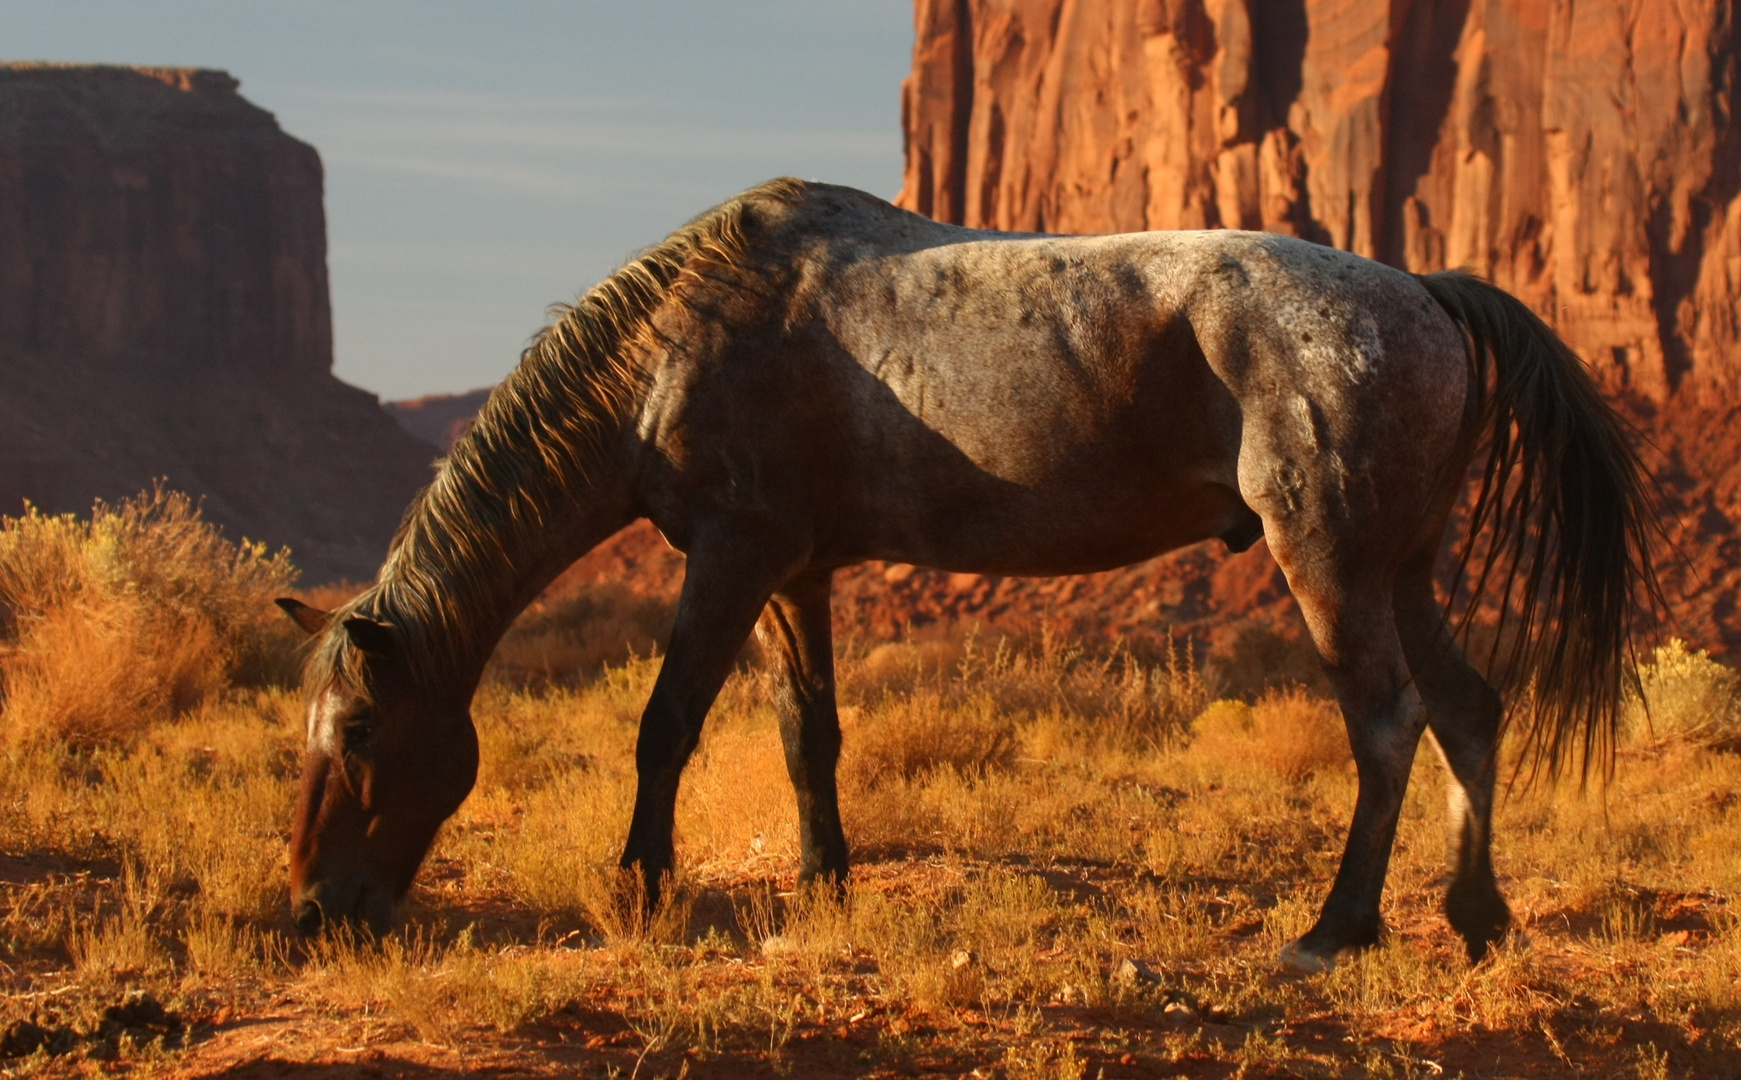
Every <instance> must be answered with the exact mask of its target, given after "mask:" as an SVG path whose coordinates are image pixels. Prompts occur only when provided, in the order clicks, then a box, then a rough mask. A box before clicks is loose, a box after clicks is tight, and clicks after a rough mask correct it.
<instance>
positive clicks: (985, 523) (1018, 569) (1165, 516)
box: [830, 477, 1251, 576]
mask: <svg viewBox="0 0 1741 1080" xmlns="http://www.w3.org/2000/svg"><path fill="white" fill-rule="evenodd" d="M879 506H880V509H878V510H876V511H873V512H872V513H871V514H870V515H868V516H867V517H866V518H865V519H863V520H862V522H861V528H858V529H849V530H846V531H847V532H848V533H856V534H857V535H838V534H837V536H836V537H835V540H836V542H837V543H838V546H839V548H840V551H839V555H840V556H842V557H843V561H856V560H858V559H866V558H876V559H887V560H890V561H895V562H908V563H915V564H918V565H921V566H929V567H934V568H936V569H940V570H951V571H971V572H977V573H994V574H1017V575H1034V576H1044V575H1051V574H1080V573H1092V572H1095V571H1100V570H1109V569H1112V568H1114V567H1119V566H1127V565H1129V564H1131V563H1134V562H1141V561H1142V560H1144V559H1148V558H1151V557H1153V556H1155V555H1159V554H1161V553H1163V552H1166V551H1171V550H1173V549H1175V548H1180V547H1184V546H1185V545H1187V544H1192V543H1196V542H1197V541H1200V540H1205V539H1209V538H1211V537H1216V536H1223V535H1226V534H1228V533H1229V532H1231V531H1235V530H1237V529H1238V528H1239V527H1240V526H1241V523H1242V522H1246V521H1248V520H1250V518H1251V511H1250V510H1249V509H1248V508H1247V507H1246V506H1245V504H1244V502H1243V501H1242V500H1241V499H1240V497H1239V495H1238V493H1237V492H1236V491H1234V490H1233V488H1232V487H1231V486H1230V485H1229V484H1223V483H1220V482H1217V481H1213V480H1205V479H1201V478H1180V479H1177V480H1174V481H1173V482H1170V483H1169V482H1161V483H1155V482H1149V483H1142V484H1135V483H1132V484H1117V483H1106V482H1105V481H1098V482H1097V481H1096V480H1094V479H1091V478H1087V477H1080V478H1077V479H1076V480H1075V481H1074V482H1072V483H1068V484H1061V485H1057V486H1050V485H1048V486H1044V487H1038V488H1034V487H1021V486H1015V485H1003V484H998V483H996V482H994V481H991V480H990V479H989V478H981V479H980V481H979V482H977V483H971V482H970V483H960V484H945V485H942V488H941V490H937V489H933V490H929V491H925V490H917V491H911V492H909V494H908V497H905V498H892V499H886V500H879ZM866 541H869V542H868V543H867V542H866ZM830 546H833V545H830Z"/></svg>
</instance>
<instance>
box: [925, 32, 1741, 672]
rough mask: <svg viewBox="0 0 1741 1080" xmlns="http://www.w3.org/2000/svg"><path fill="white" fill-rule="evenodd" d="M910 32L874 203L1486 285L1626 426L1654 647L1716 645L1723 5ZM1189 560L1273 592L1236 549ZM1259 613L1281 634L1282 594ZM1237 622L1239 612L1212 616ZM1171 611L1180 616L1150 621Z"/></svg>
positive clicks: (1734, 386)
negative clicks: (1200, 241)
mask: <svg viewBox="0 0 1741 1080" xmlns="http://www.w3.org/2000/svg"><path fill="white" fill-rule="evenodd" d="M915 9H916V26H917V30H918V36H917V41H916V44H915V48H914V62H913V70H912V73H911V74H910V75H909V77H908V78H907V80H906V82H905V83H904V85H903V87H902V101H903V116H904V118H905V120H906V129H905V134H906V155H907V164H906V177H905V187H904V189H903V191H902V194H901V197H900V200H899V201H900V202H901V204H902V205H904V206H907V207H909V208H911V209H915V210H919V211H921V212H924V213H928V214H930V215H931V216H933V217H936V218H939V219H941V220H946V221H952V222H956V223H958V224H963V225H969V226H975V227H981V228H993V229H1008V230H1043V231H1052V232H1081V233H1100V232H1121V231H1133V230H1142V229H1181V228H1186V229H1188V228H1214V227H1233V228H1247V229H1266V230H1269V231H1272V232H1280V233H1288V234H1291V235H1296V236H1301V237H1305V238H1307V239H1311V240H1315V241H1318V242H1320V243H1326V244H1333V245H1335V246H1337V247H1342V248H1346V249H1349V250H1352V251H1355V252H1358V253H1359V254H1362V255H1366V256H1369V257H1372V258H1376V259H1381V260H1383V261H1386V262H1389V263H1391V264H1392V265H1395V266H1400V267H1403V268H1405V269H1408V270H1411V271H1415V272H1418V273H1425V272H1430V271H1435V270H1441V269H1446V268H1453V267H1467V268H1469V269H1471V270H1473V271H1475V272H1476V273H1479V274H1481V275H1483V276H1486V277H1488V278H1491V279H1492V280H1493V281H1495V282H1497V283H1498V284H1499V285H1501V286H1502V287H1504V288H1505V289H1507V290H1509V291H1510V292H1512V293H1514V294H1515V295H1517V296H1518V297H1520V298H1522V299H1523V300H1524V301H1525V302H1527V303H1528V304H1530V305H1531V306H1532V307H1533V308H1534V309H1535V310H1536V311H1537V312H1539V313H1540V314H1541V315H1542V316H1543V317H1544V318H1545V319H1547V320H1548V322H1549V323H1550V324H1551V325H1553V326H1554V327H1555V328H1556V329H1557V330H1558V331H1559V332H1560V333H1561V334H1562V335H1563V336H1564V337H1565V338H1566V339H1567V340H1568V341H1569V342H1570V343H1571V344H1572V345H1573V347H1574V348H1576V349H1577V350H1578V352H1579V353H1580V355H1582V356H1583V357H1584V358H1585V360H1586V362H1588V363H1589V364H1590V365H1591V367H1592V369H1593V370H1594V372H1595V373H1596V374H1597V376H1598V377H1599V379H1600V380H1601V381H1602V382H1603V384H1604V385H1605V386H1607V387H1608V388H1609V389H1610V390H1611V391H1612V392H1613V393H1614V394H1615V395H1616V399H1617V400H1620V401H1622V402H1623V403H1624V404H1625V405H1626V406H1627V408H1628V409H1629V410H1630V412H1631V413H1632V415H1633V416H1634V417H1635V418H1637V420H1638V422H1639V424H1640V425H1641V426H1642V427H1643V428H1644V435H1645V436H1646V451H1645V452H1646V454H1647V457H1648V458H1649V460H1650V463H1651V465H1652V467H1653V469H1654V470H1655V471H1656V474H1657V477H1658V480H1659V482H1660V483H1661V484H1662V494H1663V499H1662V506H1663V515H1664V516H1663V526H1664V529H1665V530H1666V532H1667V533H1668V534H1669V537H1670V539H1671V540H1672V541H1673V543H1674V545H1676V546H1677V547H1678V551H1671V550H1669V548H1668V547H1667V546H1665V548H1664V556H1663V561H1664V563H1665V568H1666V571H1667V574H1666V576H1667V579H1668V594H1669V601H1670V605H1671V611H1670V612H1669V613H1668V614H1669V629H1670V630H1672V631H1673V632H1677V633H1681V634H1683V635H1685V636H1686V637H1688V638H1689V639H1691V640H1693V641H1695V642H1697V643H1699V644H1700V645H1703V646H1707V647H1710V648H1712V649H1714V650H1715V651H1719V652H1722V651H1727V650H1730V649H1734V648H1737V647H1741V614H1738V613H1737V612H1736V610H1735V607H1736V605H1735V602H1734V596H1735V594H1736V591H1737V589H1738V588H1741V541H1738V540H1737V539H1736V536H1737V535H1738V529H1737V524H1738V522H1741V429H1738V428H1737V427H1736V420H1737V419H1738V418H1741V349H1738V346H1741V131H1738V130H1737V123H1738V117H1737V106H1738V105H1741V100H1738V95H1741V87H1738V85H1737V72H1736V46H1737V41H1736V29H1735V25H1734V12H1733V5H1732V4H1730V3H1729V2H1728V0H1684V2H1679V3H1672V4H1668V3H1651V2H1646V0H1578V2H1577V3H1575V4H1573V3H1562V2H1558V0H1095V2H1089V0H915ZM964 49H965V50H967V52H968V53H969V54H970V56H971V65H970V66H969V68H964V65H963V64H962V63H961V62H960V60H959V59H958V57H959V55H960V54H961V52H962V50H964ZM963 118H964V119H963ZM957 193H959V194H957ZM1191 557H1192V558H1198V557H1203V558H1207V559H1208V567H1210V568H1212V569H1210V570H1209V572H1212V573H1214V574H1216V575H1219V576H1223V577H1225V576H1228V575H1233V576H1236V577H1240V578H1242V579H1243V580H1249V581H1252V582H1256V581H1260V580H1266V579H1267V580H1268V581H1269V583H1270V584H1272V585H1275V584H1279V581H1278V578H1277V577H1276V576H1275V571H1274V567H1273V564H1272V563H1270V562H1269V560H1268V559H1267V557H1264V556H1263V555H1261V554H1260V553H1253V554H1248V555H1241V556H1232V557H1227V556H1220V555H1215V554H1213V553H1211V554H1210V555H1207V556H1199V555H1196V554H1193V555H1192V556H1191ZM1175 561H1176V560H1175ZM1169 567H1172V569H1169ZM1174 569H1176V567H1173V564H1172V563H1168V562H1166V561H1165V560H1163V561H1162V562H1161V563H1157V564H1154V565H1153V566H1152V567H1151V568H1150V572H1152V573H1156V574H1161V575H1162V576H1163V577H1164V576H1167V575H1170V574H1171V573H1173V570H1174ZM1262 591H1264V593H1265V595H1268V596H1270V597H1272V600H1266V601H1264V604H1266V605H1267V604H1272V603H1273V604H1275V605H1279V606H1276V607H1273V608H1272V609H1271V614H1273V615H1274V617H1275V619H1277V620H1279V621H1280V622H1281V623H1287V622H1288V621H1289V620H1290V619H1291V618H1292V616H1291V615H1289V614H1288V612H1287V611H1286V610H1285V609H1286V608H1287V607H1288V605H1287V604H1286V602H1285V600H1280V599H1279V598H1280V597H1282V596H1284V595H1285V591H1284V590H1281V589H1280V588H1267V587H1266V590H1262ZM1254 595H1256V594H1255V593H1254ZM1108 602H1109V603H1112V604H1114V605H1115V606H1116V604H1117V603H1118V600H1117V598H1116V597H1111V598H1108ZM1242 614H1260V613H1259V612H1258V611H1257V609H1255V608H1250V609H1247V608H1241V607H1240V606H1239V605H1238V604H1237V603H1236V604H1233V605H1231V606H1228V605H1223V610H1222V612H1221V615H1222V617H1235V618H1236V617H1239V616H1240V615H1242ZM1175 615H1177V616H1179V617H1180V621H1181V622H1186V623H1188V622H1189V621H1190V619H1189V618H1188V615H1189V613H1187V612H1184V611H1182V610H1181V611H1179V612H1174V611H1173V610H1172V609H1171V608H1170V607H1168V606H1167V605H1165V604H1163V605H1162V606H1161V608H1159V609H1157V610H1156V611H1155V617H1157V618H1160V619H1162V620H1168V619H1173V618H1174V617H1175ZM1295 625H1296V627H1297V624H1295Z"/></svg>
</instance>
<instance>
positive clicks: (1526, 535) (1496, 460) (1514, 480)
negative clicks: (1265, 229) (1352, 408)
mask: <svg viewBox="0 0 1741 1080" xmlns="http://www.w3.org/2000/svg"><path fill="white" fill-rule="evenodd" d="M1419 280H1420V282H1421V284H1422V285H1424V286H1425V287H1426V289H1427V291H1428V292H1429V293H1431V294H1432V296H1433V299H1434V300H1437V301H1438V302H1439V306H1440V307H1442V308H1444V309H1445V311H1446V312H1447V313H1448V314H1449V315H1450V316H1451V318H1452V319H1453V320H1455V321H1456V323H1457V325H1458V326H1459V327H1461V328H1462V330H1463V332H1464V333H1465V334H1466V335H1467V337H1468V344H1469V356H1470V364H1471V373H1472V375H1473V384H1474V387H1475V390H1474V393H1475V395H1476V397H1475V402H1474V404H1475V411H1474V414H1475V417H1476V419H1477V422H1478V426H1477V429H1476V437H1477V438H1484V439H1485V441H1486V444H1487V459H1486V462H1485V463H1484V465H1483V468H1482V474H1481V487H1480V491H1479V494H1478V495H1477V497H1476V500H1475V505H1474V507H1473V508H1472V509H1471V511H1470V515H1469V532H1468V536H1467V538H1466V539H1465V541H1464V546H1463V550H1462V553H1461V555H1460V559H1459V562H1458V580H1459V581H1463V580H1468V578H1467V577H1466V576H1465V575H1466V572H1467V571H1469V570H1470V569H1471V567H1472V565H1474V563H1473V556H1474V555H1475V552H1476V548H1477V546H1478V543H1479V541H1480V538H1481V536H1482V533H1483V530H1484V529H1485V530H1486V531H1487V536H1486V540H1485V553H1484V557H1483V558H1482V559H1481V560H1480V563H1479V570H1478V571H1477V572H1476V573H1475V574H1474V576H1473V580H1472V583H1471V585H1470V590H1469V605H1470V606H1469V611H1468V613H1466V614H1465V615H1464V624H1465V626H1466V625H1467V620H1468V618H1469V616H1470V614H1472V613H1473V612H1474V610H1475V607H1476V605H1477V604H1479V603H1480V601H1481V599H1482V597H1483V595H1484V594H1486V593H1487V591H1488V590H1489V588H1494V589H1495V591H1496V599H1497V602H1498V604H1499V625H1498V627H1497V628H1496V629H1495V637H1494V643H1493V646H1492V651H1491V653H1490V655H1489V657H1488V666H1489V670H1490V672H1493V673H1494V674H1497V675H1499V676H1500V677H1501V679H1502V681H1505V682H1509V683H1514V684H1515V683H1517V682H1519V681H1520V680H1521V679H1522V678H1530V677H1532V678H1531V681H1532V684H1533V693H1532V695H1531V696H1532V697H1533V703H1532V704H1533V708H1532V709H1531V710H1530V716H1529V720H1528V724H1527V728H1526V731H1525V739H1526V747H1525V757H1524V759H1523V762H1524V763H1527V765H1528V771H1529V772H1530V773H1531V774H1533V773H1535V772H1537V771H1538V770H1539V769H1540V768H1541V767H1542V766H1546V769H1547V772H1548V773H1549V775H1555V774H1557V773H1558V772H1559V771H1560V769H1561V767H1562V766H1563V765H1565V764H1566V762H1567V759H1568V758H1570V757H1571V756H1573V751H1574V750H1576V751H1578V754H1577V756H1578V758H1579V761H1580V769H1581V772H1582V774H1583V775H1585V776H1586V777H1587V776H1588V774H1589V771H1590V766H1591V765H1592V763H1600V764H1601V765H1602V766H1603V768H1604V769H1606V768H1607V767H1609V766H1610V765H1611V763H1612V761H1613V749H1614V743H1615V730H1616V726H1617V719H1618V713H1619V708H1620V700H1621V690H1622V680H1623V679H1624V678H1625V675H1626V671H1627V663H1628V661H1629V660H1630V659H1631V658H1632V633H1633V630H1634V628H1635V626H1636V625H1637V624H1638V623H1639V622H1640V618H1641V615H1643V614H1645V613H1646V612H1647V611H1648V610H1649V609H1650V608H1655V607H1658V606H1660V602H1661V591H1660V589H1659V587H1658V584H1657V580H1656V575H1655V573H1654V571H1653V570H1652V568H1651V563H1650V548H1649V541H1650V540H1651V539H1652V538H1653V536H1654V535H1655V534H1656V533H1657V531H1658V526H1657V525H1656V523H1655V518H1654V516H1653V514H1652V509H1651V505H1650V499H1649V497H1648V495H1647V485H1648V481H1647V479H1646V476H1647V474H1646V472H1645V469H1644V465H1643V463H1642V462H1641V461H1640V460H1639V457H1638V453H1637V452H1636V451H1635V450H1634V449H1633V446H1632V443H1631V441H1630V440H1629V439H1628V431H1627V427H1626V424H1625V423H1624V421H1622V420H1621V419H1620V417H1619V416H1618V415H1616V414H1615V412H1614V410H1613V409H1611V408H1610V407H1609V406H1608V403H1607V402H1605V401H1604V400H1603V399H1602V395H1601V392H1600V391H1599V390H1598V389H1597V388H1596V383H1595V381H1594V380H1593V379H1592V378H1591V377H1590V374H1589V372H1588V371H1586V370H1585V368H1584V365H1583V363H1582V362H1581V361H1580V360H1579V359H1578V357H1577V355H1576V354H1575V353H1573V352H1572V350H1571V349H1570V348H1568V347H1567V346H1566V344H1565V342H1563V341H1561V340H1560V339H1559V337H1558V336H1557V335H1555V334H1554V332H1553V331H1552V330H1551V329H1549V328H1548V326H1547V324H1546V323H1544V322H1542V320H1541V319H1540V318H1538V317H1537V316H1536V314H1535V313H1534V312H1533V311H1531V310H1530V309H1529V308H1528V307H1526V306H1524V304H1523V303H1522V302H1521V301H1519V300H1517V299H1516V298H1514V297H1512V296H1510V295H1508V294H1507V293H1505V292H1504V291H1502V290H1501V289H1499V288H1498V287H1497V286H1494V285H1490V284H1488V283H1487V282H1485V281H1482V280H1480V279H1478V278H1475V277H1472V276H1470V275H1469V274H1466V273H1461V272H1455V271H1452V272H1446V273H1439V274H1429V275H1425V276H1422V277H1420V279H1419ZM1641 608H1642V609H1645V610H1641ZM1508 634H1509V636H1508ZM1502 642H1503V643H1504V644H1501V643H1502Z"/></svg>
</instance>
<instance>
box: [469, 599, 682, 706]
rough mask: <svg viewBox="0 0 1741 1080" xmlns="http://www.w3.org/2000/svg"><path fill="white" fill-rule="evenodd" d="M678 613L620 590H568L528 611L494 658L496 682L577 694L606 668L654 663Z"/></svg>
mask: <svg viewBox="0 0 1741 1080" xmlns="http://www.w3.org/2000/svg"><path fill="white" fill-rule="evenodd" d="M675 615H676V609H675V607H674V606H673V605H672V604H671V602H670V601H668V600H665V599H662V598H660V597H656V596H646V595H643V594H641V593H639V592H636V591H635V590H633V589H630V588H628V587H627V586H625V585H622V584H619V583H616V582H599V583H592V584H585V585H579V586H571V587H561V588H558V589H557V590H553V591H551V592H547V593H546V594H545V595H543V596H540V597H539V598H538V599H536V600H534V601H533V602H532V603H531V604H530V605H528V606H527V608H526V610H525V611H523V612H522V613H521V614H520V617H519V618H518V619H516V620H515V621H514V625H513V626H511V627H510V628H509V629H508V632H507V634H506V635H504V636H503V638H502V641H501V643H500V644H499V645H497V646H496V651H495V653H494V655H493V656H491V658H490V665H489V668H488V670H487V671H486V673H485V679H486V680H487V681H489V682H494V683H501V684H505V685H508V686H522V687H542V686H551V685H558V686H576V685H579V684H581V683H583V682H587V681H590V680H592V679H594V678H597V677H598V675H599V673H600V672H602V671H603V670H604V669H605V668H606V667H610V666H617V665H621V664H624V663H627V662H628V661H629V660H630V659H632V658H633V657H636V656H650V655H652V654H653V653H654V652H655V651H656V650H658V649H659V648H660V647H661V646H662V645H663V644H664V642H665V639H666V638H667V637H669V636H670V633H671V621H672V619H673V618H674V617H675Z"/></svg>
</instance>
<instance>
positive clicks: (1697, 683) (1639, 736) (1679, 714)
mask: <svg viewBox="0 0 1741 1080" xmlns="http://www.w3.org/2000/svg"><path fill="white" fill-rule="evenodd" d="M1638 683H1639V685H1638V687H1634V688H1633V689H1632V690H1631V692H1629V693H1628V694H1627V698H1626V703H1625V707H1624V712H1623V714H1622V719H1621V725H1622V733H1623V735H1624V737H1625V738H1626V740H1627V741H1629V742H1632V743H1645V744H1660V743H1667V742H1684V743H1691V744H1693V745H1697V746H1705V747H1711V748H1716V749H1730V750H1734V749H1741V673H1737V672H1736V671H1735V670H1734V669H1733V668H1729V667H1725V666H1724V665H1722V664H1719V663H1717V662H1716V661H1715V660H1712V659H1711V658H1710V657H1709V656H1707V655H1706V654H1705V651H1704V650H1703V649H1692V650H1688V648H1687V644H1686V642H1684V641H1682V640H1681V639H1679V638H1670V639H1669V641H1668V644H1666V645H1660V646H1658V647H1657V649H1656V653H1655V656H1654V657H1653V659H1652V660H1651V662H1650V663H1647V664H1640V665H1639V667H1638ZM1640 688H1642V689H1643V691H1644V696H1643V698H1642V699H1640V697H1639V694H1638V690H1639V689H1640Z"/></svg>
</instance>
